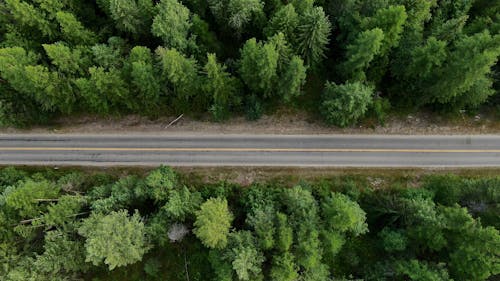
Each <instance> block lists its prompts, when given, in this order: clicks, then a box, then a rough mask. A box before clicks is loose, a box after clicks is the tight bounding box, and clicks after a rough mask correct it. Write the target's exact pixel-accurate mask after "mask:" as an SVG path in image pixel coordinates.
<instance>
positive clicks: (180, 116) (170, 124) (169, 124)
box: [165, 113, 184, 129]
mask: <svg viewBox="0 0 500 281" xmlns="http://www.w3.org/2000/svg"><path fill="white" fill-rule="evenodd" d="M183 116H184V113H182V114H181V115H179V117H177V118H175V120H174V121H172V122H170V123H168V125H167V126H165V129H168V127H170V126H172V125H173V124H174V123H175V122H177V121H179V120H180V119H181V118H182V117H183Z"/></svg>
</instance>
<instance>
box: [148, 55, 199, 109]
mask: <svg viewBox="0 0 500 281" xmlns="http://www.w3.org/2000/svg"><path fill="white" fill-rule="evenodd" d="M156 55H157V56H158V57H159V59H160V64H161V73H162V77H164V78H165V79H166V81H165V82H166V84H167V85H168V86H169V87H170V88H171V91H172V94H173V100H172V101H173V106H174V108H175V110H176V111H178V112H183V111H184V110H188V109H189V107H190V106H191V107H192V106H193V105H192V104H190V103H191V102H192V98H193V96H195V94H196V93H197V92H198V88H199V86H200V85H199V80H200V77H199V76H198V64H197V62H196V60H195V59H193V58H186V57H185V56H183V55H182V54H181V53H180V52H178V51H177V50H176V49H165V48H163V47H158V49H156Z"/></svg>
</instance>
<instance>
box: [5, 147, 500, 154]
mask: <svg viewBox="0 0 500 281" xmlns="http://www.w3.org/2000/svg"><path fill="white" fill-rule="evenodd" d="M1 151H129V152H148V151H149V152H373V153H380V152H387V153H500V149H389V148H222V147H220V148H200V147H194V148H189V147H185V148H184V147H156V148H154V147H151V148H145V147H144V148H143V147H137V148H135V147H123V148H122V147H0V152H1Z"/></svg>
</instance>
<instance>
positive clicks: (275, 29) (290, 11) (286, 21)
mask: <svg viewBox="0 0 500 281" xmlns="http://www.w3.org/2000/svg"><path fill="white" fill-rule="evenodd" d="M298 25H299V14H297V12H296V11H295V8H294V6H293V5H292V4H287V5H285V6H283V7H281V8H280V9H279V10H278V11H277V12H276V13H275V14H274V15H273V16H272V18H271V19H270V20H269V23H268V26H267V27H266V29H265V30H264V31H265V33H266V35H267V36H268V37H271V36H273V35H275V34H278V33H280V32H281V33H283V34H284V35H285V37H286V39H287V40H288V41H291V40H295V33H296V32H297V27H298Z"/></svg>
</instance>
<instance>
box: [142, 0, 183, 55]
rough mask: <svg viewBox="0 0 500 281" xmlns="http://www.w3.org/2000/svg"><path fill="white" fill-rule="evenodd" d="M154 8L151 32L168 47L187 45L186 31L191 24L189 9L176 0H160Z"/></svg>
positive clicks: (180, 47)
mask: <svg viewBox="0 0 500 281" xmlns="http://www.w3.org/2000/svg"><path fill="white" fill-rule="evenodd" d="M156 9H157V10H158V14H157V15H156V16H155V17H154V19H153V25H152V26H151V32H152V33H153V35H155V36H157V37H160V38H161V39H162V40H163V43H164V44H165V46H166V47H168V48H175V49H177V50H180V51H182V50H184V49H186V48H187V45H188V38H187V37H188V32H189V29H190V27H191V25H192V23H191V20H190V13H189V9H188V8H186V7H184V6H183V5H182V4H181V3H179V2H178V1H177V0H161V1H160V2H159V3H158V4H157V5H156Z"/></svg>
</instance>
